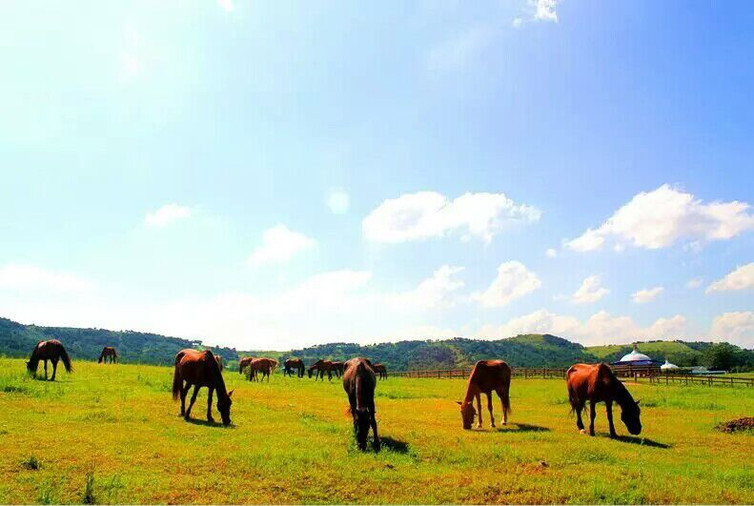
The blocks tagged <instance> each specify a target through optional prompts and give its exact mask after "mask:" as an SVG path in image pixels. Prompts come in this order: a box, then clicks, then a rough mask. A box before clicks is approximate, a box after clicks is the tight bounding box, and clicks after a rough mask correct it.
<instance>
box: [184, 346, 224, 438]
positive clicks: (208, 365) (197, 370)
mask: <svg viewBox="0 0 754 506" xmlns="http://www.w3.org/2000/svg"><path fill="white" fill-rule="evenodd" d="M184 382H185V383H184ZM192 385H193V386H194V393H193V394H192V395H191V402H190V403H189V407H188V409H186V394H188V391H189V389H190V388H191V386H192ZM202 387H207V389H208V390H209V392H208V393H207V421H208V422H214V421H215V420H214V418H212V394H213V392H214V391H215V390H217V410H218V411H219V412H220V417H221V418H222V420H223V425H230V406H231V404H233V401H231V399H230V398H231V396H232V395H233V390H231V391H230V392H228V391H227V390H226V389H225V381H224V380H223V375H222V373H221V372H220V367H219V366H218V365H217V360H215V356H214V355H213V354H212V352H211V351H209V350H204V351H198V350H190V349H187V350H181V351H179V352H178V354H177V355H176V356H175V371H174V373H173V400H176V399H178V396H179V395H180V397H181V416H182V417H184V418H185V419H186V420H189V419H190V418H191V408H192V407H193V406H194V402H195V401H196V396H197V394H198V393H199V389H200V388H202Z"/></svg>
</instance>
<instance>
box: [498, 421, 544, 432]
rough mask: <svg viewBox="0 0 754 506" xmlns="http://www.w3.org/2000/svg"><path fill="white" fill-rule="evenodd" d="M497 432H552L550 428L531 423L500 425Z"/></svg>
mask: <svg viewBox="0 0 754 506" xmlns="http://www.w3.org/2000/svg"><path fill="white" fill-rule="evenodd" d="M497 432H550V429H549V428H547V427H542V426H541V425H532V424H529V423H511V424H508V425H504V426H502V427H498V428H497Z"/></svg>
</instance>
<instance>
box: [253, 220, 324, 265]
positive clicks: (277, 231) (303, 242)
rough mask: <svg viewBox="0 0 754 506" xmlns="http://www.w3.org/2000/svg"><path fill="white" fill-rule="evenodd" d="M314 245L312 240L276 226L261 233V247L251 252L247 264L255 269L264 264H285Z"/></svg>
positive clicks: (280, 225)
mask: <svg viewBox="0 0 754 506" xmlns="http://www.w3.org/2000/svg"><path fill="white" fill-rule="evenodd" d="M314 244H315V241H314V239H311V238H309V237H307V236H305V235H304V234H301V233H299V232H294V231H292V230H290V229H289V228H288V227H286V226H285V225H283V224H278V225H275V226H274V227H272V228H268V229H267V230H265V231H264V232H263V233H262V245H261V246H259V247H258V248H257V249H255V250H254V251H252V252H251V255H249V258H248V264H249V266H251V267H257V266H259V265H262V264H265V263H272V262H286V261H288V260H290V259H291V258H293V257H294V256H295V255H296V254H298V253H300V252H302V251H305V250H308V249H310V248H312V247H313V246H314Z"/></svg>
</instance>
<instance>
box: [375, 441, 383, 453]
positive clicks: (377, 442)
mask: <svg viewBox="0 0 754 506" xmlns="http://www.w3.org/2000/svg"><path fill="white" fill-rule="evenodd" d="M380 448H382V444H381V443H380V441H379V440H377V441H375V442H374V451H376V452H378V451H380Z"/></svg>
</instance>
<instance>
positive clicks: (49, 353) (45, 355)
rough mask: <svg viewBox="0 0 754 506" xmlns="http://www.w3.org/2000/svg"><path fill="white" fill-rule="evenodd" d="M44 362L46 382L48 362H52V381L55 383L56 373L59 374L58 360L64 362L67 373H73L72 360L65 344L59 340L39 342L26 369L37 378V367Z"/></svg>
mask: <svg viewBox="0 0 754 506" xmlns="http://www.w3.org/2000/svg"><path fill="white" fill-rule="evenodd" d="M40 360H44V363H45V380H47V361H48V360H49V361H51V362H52V381H55V373H57V372H58V360H62V361H63V366H65V370H66V372H73V365H71V358H70V357H69V356H68V352H66V351H65V348H64V347H63V344H62V343H61V342H60V341H58V340H57V339H50V340H49V341H39V342H38V343H37V345H36V346H35V347H34V351H32V352H31V358H29V361H28V362H26V369H27V370H28V371H29V372H30V373H32V374H33V375H34V377H35V378H36V377H37V366H39V361H40Z"/></svg>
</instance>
